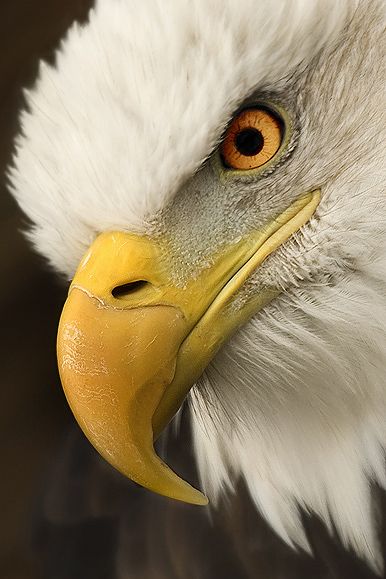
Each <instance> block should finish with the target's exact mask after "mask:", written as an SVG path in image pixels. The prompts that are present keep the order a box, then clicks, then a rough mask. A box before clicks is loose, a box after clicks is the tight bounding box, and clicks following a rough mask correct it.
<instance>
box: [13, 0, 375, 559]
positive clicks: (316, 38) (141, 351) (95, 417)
mask: <svg viewBox="0 0 386 579" xmlns="http://www.w3.org/2000/svg"><path fill="white" fill-rule="evenodd" d="M384 26H385V10H384V4H383V2H381V0H379V1H378V0H369V1H368V2H366V3H359V2H357V1H355V0H346V1H345V0H341V1H340V2H336V1H335V0H312V1H308V0H307V1H305V0H286V1H285V0H273V1H271V2H256V0H240V1H239V2H234V1H232V0H194V1H193V2H191V1H188V0H180V1H178V2H177V1H176V0H147V2H141V0H130V1H127V0H99V1H98V2H97V4H96V7H95V9H93V10H92V11H91V13H90V17H89V21H88V22H87V23H86V24H85V25H84V26H79V25H75V26H73V27H72V29H71V30H70V32H69V34H68V36H67V38H66V39H65V41H64V42H63V44H62V45H61V47H60V50H59V51H58V52H57V55H56V63H55V65H54V66H49V65H47V64H44V63H42V64H41V67H40V73H39V78H38V81H37V83H36V86H35V87H34V88H33V89H32V90H30V91H28V92H27V93H26V96H27V107H26V110H25V111H24V112H23V113H22V116H21V123H22V133H21V135H20V136H19V138H18V140H17V149H16V153H15V156H14V163H13V166H12V168H11V169H10V180H11V187H12V191H13V193H14V195H15V197H16V199H17V200H18V202H19V204H20V206H21V207H22V209H23V210H24V212H25V213H26V214H27V215H28V216H29V218H30V220H31V222H32V225H31V227H30V231H29V236H30V238H31V239H32V241H33V243H34V244H35V246H36V248H37V249H38V250H39V251H40V252H41V253H43V255H45V256H46V258H47V259H48V260H49V262H50V263H51V264H52V265H53V266H54V268H55V269H56V270H58V271H59V272H61V273H63V274H64V275H65V276H66V277H67V278H68V279H72V283H71V285H70V290H69V295H68V299H67V302H66V304H65V306H64V310H63V314H62V318H61V322H60V326H59V333H58V360H59V369H60V374H61V379H62V383H63V387H64V389H65V393H66V396H67V398H68V401H69V404H70V406H71V408H72V410H73V412H74V414H75V416H76V418H77V420H78V422H79V424H80V425H81V427H82V429H83V430H84V432H85V433H86V435H87V436H88V438H89V439H90V441H91V442H92V444H93V445H94V446H95V447H96V448H97V449H98V451H99V452H100V453H101V454H102V455H103V456H104V457H105V458H106V459H107V460H108V461H109V462H110V463H111V464H112V465H114V466H115V467H116V468H117V469H119V470H120V471H121V472H123V473H124V474H126V475H127V476H129V477H130V478H131V479H133V480H134V481H136V482H138V483H140V484H142V485H144V486H146V487H148V488H149V489H152V490H154V491H156V492H158V493H161V494H164V495H167V496H170V497H173V498H175V499H179V500H183V501H187V502H191V503H195V504H206V502H207V499H206V497H205V496H204V495H203V494H202V493H201V492H199V491H198V490H196V489H194V488H193V487H191V486H190V485H189V484H188V483H187V482H185V481H183V480H182V479H180V478H179V477H178V476H177V474H176V473H174V472H173V471H172V470H171V469H170V468H169V467H167V466H166V464H164V462H162V460H161V459H160V458H159V457H158V456H157V455H156V454H155V451H154V448H153V440H154V439H155V438H156V437H157V436H158V435H159V434H160V432H161V431H162V430H163V429H164V428H165V427H166V425H167V424H168V423H169V421H170V420H171V419H172V417H173V416H174V415H175V414H176V412H177V411H178V409H179V407H180V406H181V404H182V403H183V401H184V400H185V399H187V400H188V402H189V407H190V410H191V418H192V429H193V440H194V448H195V455H196V459H197V464H198V468H199V472H200V477H201V482H202V487H203V489H204V490H205V492H206V494H207V496H209V497H210V498H211V500H212V501H213V502H216V500H217V499H218V497H219V496H220V495H221V494H222V493H224V492H228V493H229V492H235V489H236V483H237V481H238V480H239V479H240V478H243V479H244V480H245V483H246V485H247V487H248V489H249V492H250V495H251V498H252V499H253V501H254V503H255V505H256V507H257V508H258V509H259V510H260V511H261V512H262V513H263V515H264V516H265V517H266V518H267V520H268V521H269V522H270V524H271V525H272V527H273V528H274V529H275V530H276V532H277V533H278V534H279V535H280V536H281V537H282V538H283V539H284V540H285V541H287V542H288V543H289V544H292V545H294V544H295V545H299V546H301V547H303V548H304V549H308V548H309V547H308V544H307V540H306V537H305V534H304V530H303V527H302V524H301V519H300V515H299V507H301V508H304V509H307V510H309V511H312V512H314V513H316V514H317V515H318V516H319V517H320V518H321V519H323V521H324V522H325V523H326V525H327V526H328V527H329V528H330V529H332V527H333V525H334V527H335V528H336V529H337V531H338V533H339V534H340V536H341V538H342V540H343V542H344V543H345V544H346V545H349V546H351V547H353V548H354V549H355V550H356V551H357V552H358V553H359V554H360V555H361V556H363V557H365V558H367V559H368V560H369V561H370V562H372V563H373V564H374V565H376V564H377V561H378V559H377V557H378V556H377V541H376V530H375V529H374V525H373V517H372V503H371V488H370V483H371V481H375V482H377V483H378V484H380V485H385V469H384V448H385V444H386V422H385V417H386V387H385V378H384V375H385V368H386V347H385V346H386V247H385V246H386V220H385V215H386V196H385V194H384V179H385V159H384V140H385V134H384V129H385V110H386V107H385V96H384V94H385V93H384V80H385V71H384V64H385V59H384V50H385V34H384Z"/></svg>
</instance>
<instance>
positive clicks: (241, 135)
mask: <svg viewBox="0 0 386 579" xmlns="http://www.w3.org/2000/svg"><path fill="white" fill-rule="evenodd" d="M282 139H283V121H282V120H281V119H280V118H279V117H278V115H277V114H276V113H274V112H273V111H271V110H269V109H267V108H266V107H261V106H260V107H258V106H256V107H251V108H248V109H244V110H242V111H241V112H239V113H238V114H237V115H236V116H235V117H234V119H233V120H232V122H231V124H230V125H229V126H228V128H227V130H226V133H225V137H224V140H223V142H222V144H221V146H220V152H221V158H222V162H223V164H224V166H225V167H226V168H228V169H236V170H240V171H248V170H250V169H258V168H259V167H262V166H263V165H264V164H265V163H268V161H270V160H271V159H272V158H273V157H274V156H275V154H276V153H277V151H278V150H279V148H280V145H281V143H282Z"/></svg>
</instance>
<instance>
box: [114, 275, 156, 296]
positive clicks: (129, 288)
mask: <svg viewBox="0 0 386 579" xmlns="http://www.w3.org/2000/svg"><path fill="white" fill-rule="evenodd" d="M147 285H148V282H147V281H145V280H143V279H139V280H136V281H132V282H129V283H124V284H122V285H118V286H117V287H115V288H114V289H113V290H112V292H111V293H112V295H113V297H114V298H117V299H119V298H122V297H125V296H127V295H130V294H133V293H135V292H137V291H138V290H140V289H143V288H144V287H145V286H147Z"/></svg>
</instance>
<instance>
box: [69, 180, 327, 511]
mask: <svg viewBox="0 0 386 579" xmlns="http://www.w3.org/2000/svg"><path fill="white" fill-rule="evenodd" d="M319 199H320V192H319V191H313V192H312V193H309V194H307V195H305V196H303V197H301V198H300V199H298V200H297V201H296V202H295V203H293V204H292V205H291V206H290V207H289V208H288V209H287V210H286V211H284V212H283V213H282V214H281V215H280V216H279V217H276V218H275V219H273V220H272V222H271V223H269V224H267V225H266V226H265V227H264V229H263V230H261V231H256V232H254V233H252V234H251V235H249V237H247V238H246V239H243V240H242V241H240V242H238V243H236V244H233V245H231V246H227V247H224V248H223V249H222V250H221V251H220V252H219V253H218V254H217V255H215V256H213V260H212V261H213V263H212V265H211V266H210V267H207V268H206V269H204V270H203V271H202V272H201V274H200V275H199V276H198V277H196V278H195V279H191V280H190V281H189V282H188V283H187V284H186V285H184V286H183V287H180V286H179V285H178V283H176V282H174V281H173V273H172V272H173V271H174V270H173V268H172V267H171V263H170V258H169V256H168V253H167V249H166V247H167V246H166V245H165V244H163V243H162V242H159V241H155V240H152V239H150V238H147V237H140V236H137V235H132V234H128V233H122V232H112V233H111V232H110V233H103V234H101V235H100V236H99V237H98V238H97V239H96V240H95V242H94V243H93V245H92V246H91V248H90V249H89V251H88V252H87V254H86V255H85V256H84V258H83V260H82V261H81V263H80V265H79V268H78V271H77V273H76V275H75V278H74V280H73V283H72V284H71V287H70V291H69V296H68V299H67V301H66V304H65V306H64V309H63V313H62V317H61V320H60V324H59V332H58V363H59V371H60V376H61V380H62V384H63V388H64V391H65V394H66V396H67V400H68V402H69V404H70V406H71V409H72V411H73V413H74V415H75V417H76V419H77V420H78V422H79V424H80V426H81V428H82V429H83V431H84V433H85V434H86V436H87V437H88V438H89V440H90V441H91V443H92V444H93V445H94V446H95V448H96V449H97V450H98V451H99V452H100V453H101V454H102V456H103V457H104V458H105V459H106V460H107V461H108V462H110V463H111V464H112V465H113V466H114V467H115V468H117V469H118V470H119V471H121V472H122V473H123V474H125V475H126V476H128V477H129V478H131V479H132V480H134V481H135V482H137V483H139V484H141V485H143V486H145V487H147V488H148V489H151V490H153V491H155V492H158V493H160V494H162V495H165V496H169V497H172V498H175V499H178V500H181V501H186V502H188V503H193V504H201V505H202V504H206V503H207V499H206V497H205V496H204V495H203V494H202V493H200V492H199V491H198V490H196V489H194V488H193V487H191V486H190V485H189V484H188V483H187V482H185V481H183V480H182V479H181V478H179V477H178V476H177V475H176V474H175V473H174V472H173V471H172V470H171V469H170V468H169V467H167V466H166V464H165V463H163V462H162V461H161V459H160V458H159V457H158V456H157V455H156V454H155V451H154V448H153V440H154V438H156V437H157V436H158V435H159V434H160V432H161V431H162V430H163V428H164V427H165V426H166V425H167V424H168V422H169V421H170V420H171V418H172V417H173V416H174V414H175V413H176V411H177V410H178V408H179V407H180V405H181V403H182V401H183V400H184V398H185V397H186V395H187V393H188V391H189V389H190V388H191V386H192V385H193V384H194V383H195V381H196V380H197V379H198V378H199V376H200V375H201V374H202V372H203V370H204V369H205V367H206V366H207V365H208V364H209V362H210V361H211V359H212V358H213V356H214V355H215V354H216V352H217V351H218V350H219V348H220V347H221V345H222V344H223V343H224V341H226V340H227V339H229V337H230V336H231V335H232V333H234V332H235V331H236V330H237V329H238V328H239V327H240V326H241V325H242V324H244V323H245V322H246V321H247V320H248V319H249V318H250V317H251V316H252V315H253V314H255V313H256V312H257V311H258V310H260V309H261V308H262V307H263V306H264V305H265V304H266V303H267V302H269V301H270V300H271V299H272V298H273V297H275V296H276V295H277V294H278V291H277V290H272V289H269V288H267V289H266V290H264V291H262V292H260V293H258V294H257V295H255V296H253V297H252V298H251V299H249V301H248V303H247V304H246V305H244V306H243V307H242V308H240V309H236V308H231V307H230V305H231V302H232V299H233V297H234V295H235V293H236V292H237V291H238V289H239V288H240V287H241V286H242V285H243V284H244V283H245V281H246V280H247V279H248V277H249V276H250V275H251V273H252V272H253V271H254V270H255V269H256V268H257V267H258V266H259V265H260V264H261V263H262V261H263V260H264V259H265V258H266V257H267V256H268V255H269V254H270V253H272V252H273V251H274V250H275V249H276V248H278V247H279V246H280V245H281V244H282V243H283V242H284V241H286V240H287V239H288V238H289V237H290V236H291V235H292V234H293V233H294V232H295V231H297V230H298V229H299V228H300V227H301V226H302V225H304V224H305V223H306V222H307V221H308V220H309V219H310V217H311V216H312V215H313V213H314V211H315V209H316V207H317V205H318V203H319Z"/></svg>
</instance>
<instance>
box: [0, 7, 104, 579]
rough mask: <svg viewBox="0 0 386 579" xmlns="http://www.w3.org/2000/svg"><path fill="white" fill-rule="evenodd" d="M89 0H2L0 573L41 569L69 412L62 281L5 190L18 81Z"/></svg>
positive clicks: (8, 578)
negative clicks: (48, 504) (61, 372)
mask: <svg viewBox="0 0 386 579" xmlns="http://www.w3.org/2000/svg"><path fill="white" fill-rule="evenodd" d="M91 4H92V0H1V2H0V188H1V191H0V220H1V222H0V280H1V282H0V316H1V317H0V319H1V326H0V327H1V334H0V372H1V379H0V397H1V398H0V400H1V402H0V416H1V419H0V445H1V454H0V456H1V474H0V577H1V578H2V579H35V578H38V577H40V576H41V571H40V569H39V564H38V560H37V558H36V556H34V555H33V552H32V546H33V532H32V525H33V520H34V509H36V508H37V507H36V503H37V497H38V495H39V493H40V492H42V491H41V489H42V488H43V487H44V484H45V483H44V481H45V477H46V476H47V472H48V471H49V469H50V463H51V461H53V459H54V453H55V449H56V448H57V446H58V444H60V440H61V437H62V436H63V433H64V431H65V429H66V424H68V423H69V421H70V420H71V418H70V416H69V413H68V411H67V406H66V404H65V402H64V396H63V394H62V392H61V388H60V386H59V380H58V375H57V372H56V360H55V334H56V325H57V320H58V317H59V314H60V309H61V306H62V304H63V301H64V299H65V287H64V285H60V282H58V281H57V280H56V279H55V276H54V275H53V274H52V273H51V272H49V270H48V267H47V266H46V265H45V264H44V262H43V260H42V259H41V258H39V257H38V256H36V255H35V254H34V253H33V252H32V250H31V249H30V247H29V245H28V243H27V241H26V240H25V239H24V238H23V235H22V234H21V233H20V231H21V230H22V229H24V228H25V225H26V221H25V218H24V217H23V216H22V215H21V212H20V211H19V209H18V208H17V206H16V203H15V202H14V201H13V199H12V198H11V196H10V195H9V194H8V192H7V190H6V177H5V169H6V166H7V164H8V163H9V162H10V160H11V154H12V146H13V138H14V136H15V134H16V133H17V131H18V111H19V109H20V107H21V106H22V103H23V98H22V87H28V86H31V84H32V83H33V81H34V78H35V76H36V73H37V66H38V60H39V59H40V58H45V59H48V60H51V61H52V59H53V58H54V50H55V48H56V47H57V45H58V42H59V40H60V38H61V37H62V36H63V35H64V34H65V32H66V30H67V29H68V27H69V26H70V25H71V23H72V22H73V21H74V20H75V19H77V20H79V21H82V20H84V19H85V18H87V13H88V10H89V8H90V5H91Z"/></svg>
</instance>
